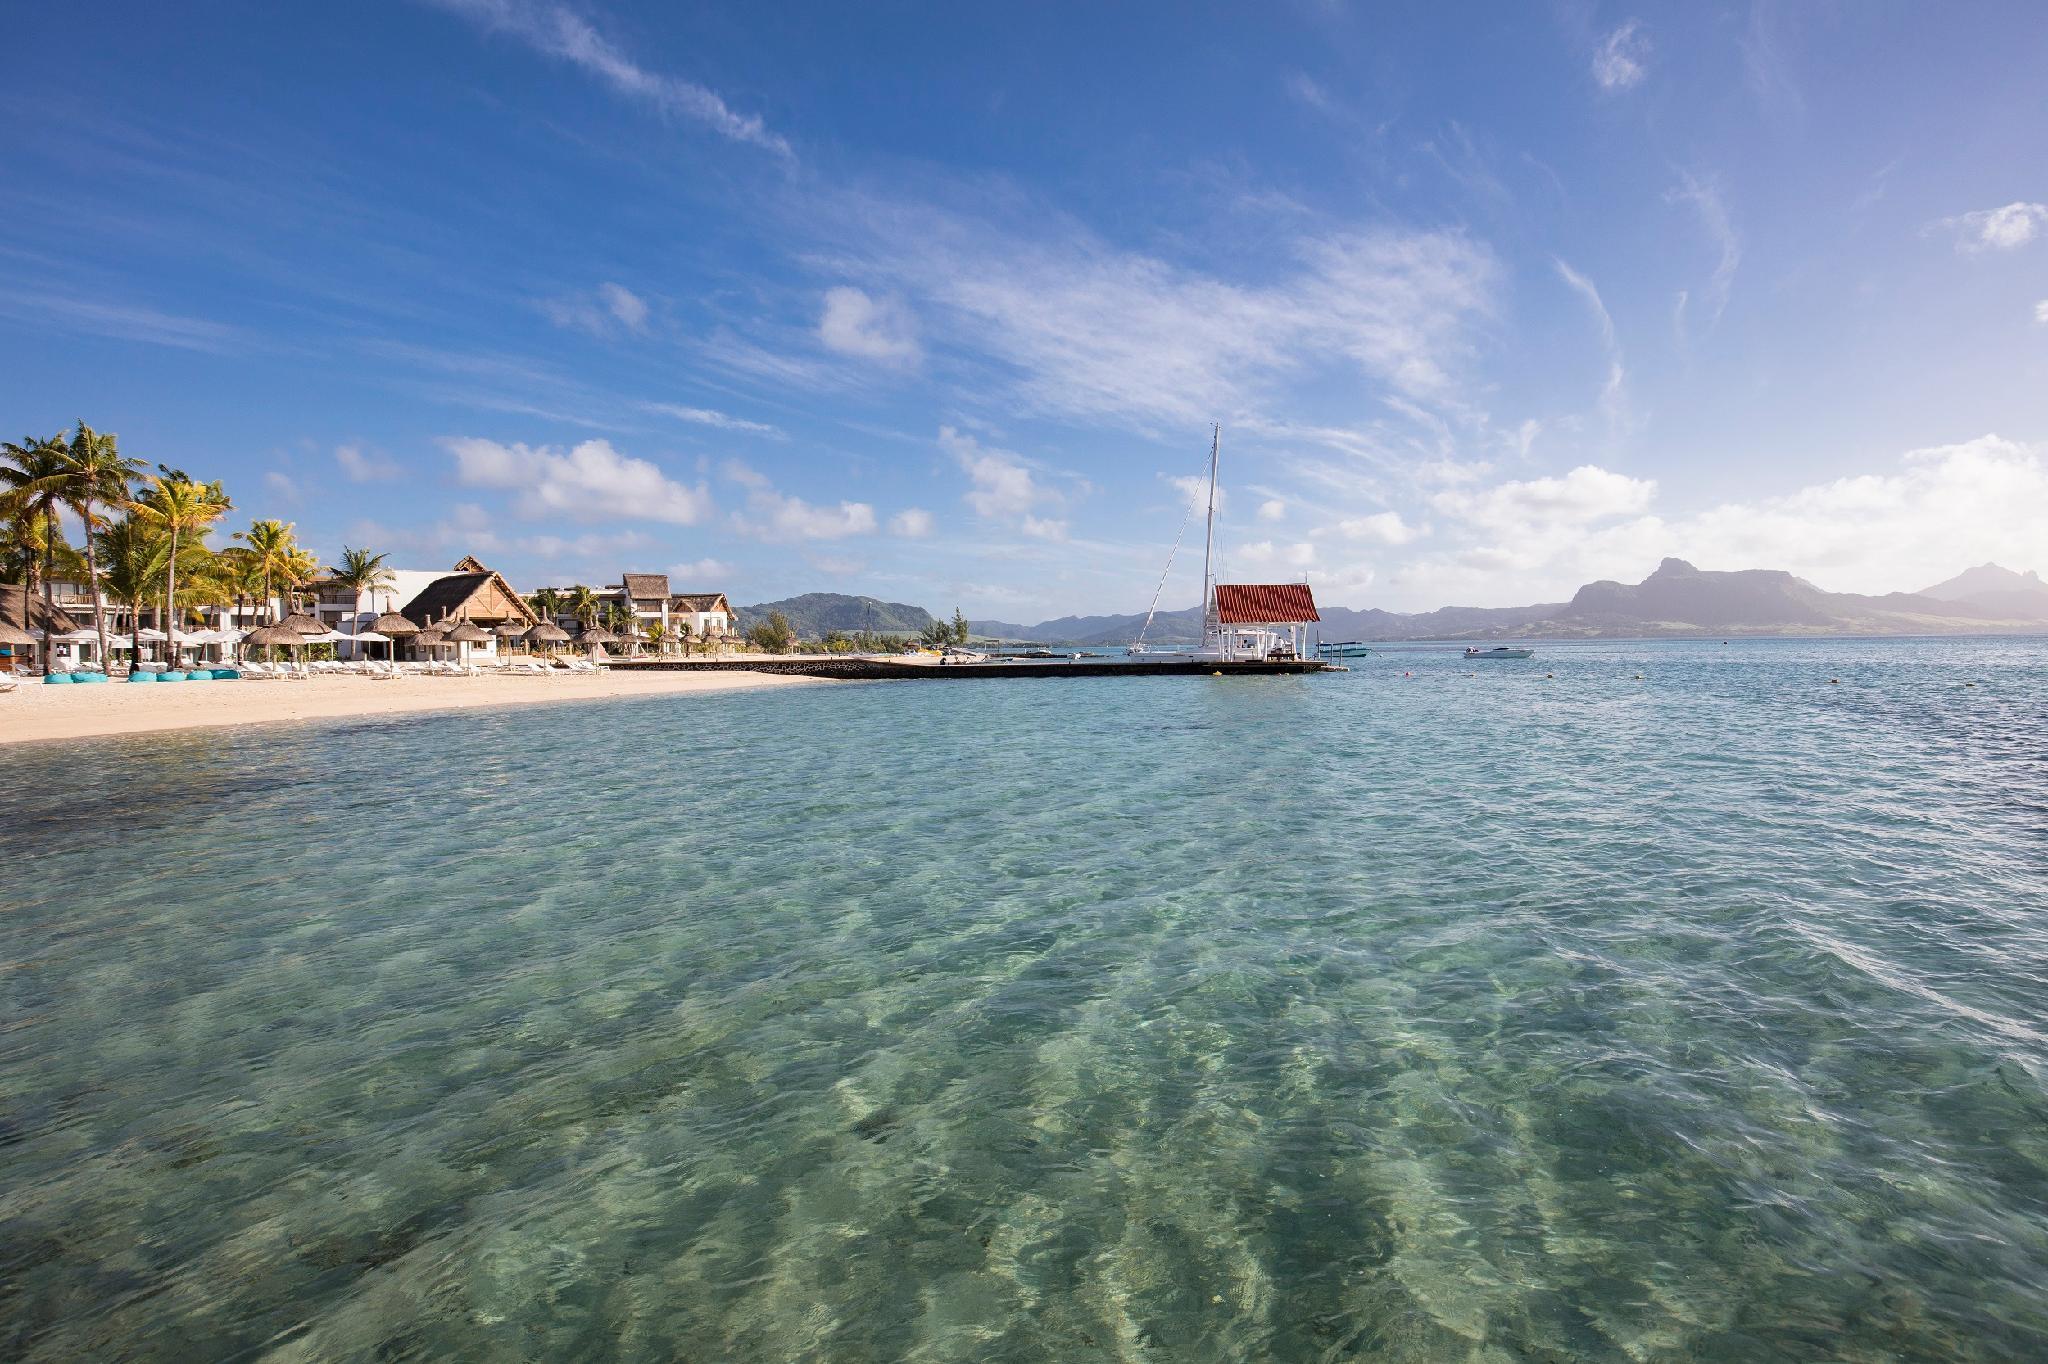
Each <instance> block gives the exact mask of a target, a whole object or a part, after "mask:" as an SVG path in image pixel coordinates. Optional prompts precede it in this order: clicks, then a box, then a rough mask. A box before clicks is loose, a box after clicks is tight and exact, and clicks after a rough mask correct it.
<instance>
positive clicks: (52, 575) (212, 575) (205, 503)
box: [0, 422, 391, 668]
mask: <svg viewBox="0 0 2048 1364" xmlns="http://www.w3.org/2000/svg"><path fill="white" fill-rule="evenodd" d="M233 510H234V503H233V501H232V499H230V498H229V496H228V493H227V490H226V489H225V488H224V487H223V486H222V485H221V484H220V482H219V481H217V480H203V479H198V478H194V477H193V476H192V475H190V474H187V473H186V472H184V471H183V470H181V469H173V468H171V467H169V466H167V465H161V464H160V465H158V466H157V468H156V471H155V472H154V473H150V472H145V470H144V467H143V465H142V462H141V461H139V460H135V459H131V458H128V457H127V456H125V455H123V454H122V453H121V451H120V445H119V441H118V439H117V438H116V437H115V436H114V434H113V433H112V432H110V431H97V430H94V429H93V428H92V427H90V426H88V425H86V424H85V423H84V422H80V423H78V425H77V428H76V429H75V430H74V431H71V432H68V433H60V434H58V435H55V436H49V437H34V436H30V437H26V438H24V439H22V440H20V441H8V442H5V443H4V444H0V580H4V581H8V582H15V581H19V582H22V583H23V584H25V586H26V588H27V590H28V592H29V594H30V595H32V596H33V595H40V596H41V597H42V599H43V603H44V605H45V607H47V608H54V607H55V605H56V599H55V585H56V584H57V583H58V582H60V581H61V582H74V581H75V582H78V583H81V584H84V585H85V586H86V587H87V588H88V591H89V592H90V599H91V601H92V616H93V627H94V630H95V632H96V633H97V634H98V635H99V644H100V658H101V659H103V660H104V659H106V658H108V657H110V656H111V651H110V649H109V647H108V646H109V645H110V643H111V639H110V638H109V631H108V626H107V611H106V605H107V603H112V604H113V605H115V606H118V607H124V608H126V609H127V612H128V625H129V632H130V642H131V643H132V644H133V645H134V646H135V647H136V648H137V650H138V652H139V650H140V646H141V639H140V634H141V631H142V629H143V627H144V616H145V614H146V613H147V614H151V615H153V616H154V623H155V624H156V626H157V627H158V628H159V629H162V630H165V631H170V630H173V629H177V628H181V627H183V626H184V625H185V624H187V623H188V622H189V621H190V620H191V618H192V617H193V616H194V615H196V614H198V613H202V612H204V611H206V610H209V609H213V608H221V607H226V606H229V605H232V606H236V607H239V606H241V605H243V603H245V602H247V601H248V600H250V599H251V598H254V599H255V600H257V601H259V602H262V603H263V604H264V609H265V610H266V611H267V612H268V613H269V614H270V616H271V618H272V619H273V620H274V619H276V618H277V617H278V616H279V615H280V614H286V613H289V612H290V611H291V610H293V609H295V606H296V599H297V594H298V592H299V591H300V590H301V589H303V588H304V587H305V586H306V585H307V584H308V583H309V582H311V581H312V580H313V579H314V578H315V577H317V576H318V575H319V573H320V571H321V570H320V564H319V561H318V560H317V559H315V558H314V556H313V555H312V554H310V553H308V552H307V551H306V550H304V549H302V548H301V547H300V546H299V544H298V541H297V539H296V537H295V535H294V533H293V528H292V526H291V524H290V523H289V522H284V521H276V520H268V519H266V520H259V521H256V522H253V523H252V524H251V525H249V526H248V527H247V528H246V529H244V530H239V531H236V532H234V534H233V535H232V536H231V537H230V538H231V539H232V540H233V541H235V542H236V543H234V544H230V545H227V546H224V547H222V548H220V549H218V550H216V549H214V548H213V547H211V546H210V545H209V544H208V543H207V541H208V539H209V538H210V537H211V535H212V534H213V532H214V531H215V530H216V529H217V528H218V527H219V525H220V522H221V521H222V520H223V519H224V518H225V517H226V516H227V515H228V513H230V512H232V511H233ZM61 513H69V514H70V515H71V516H73V517H75V518H76V521H77V524H78V527H79V529H80V531H81V532H82V545H81V546H79V547H73V546H72V545H71V544H70V543H68V542H67V541H66V539H65V535H64V525H65V523H64V521H63V520H62V519H61V517H60V514H61ZM385 559H386V556H385V555H382V554H375V553H372V552H370V551H369V550H360V549H350V548H348V547H346V546H344V547H343V550H342V555H341V559H340V561H339V563H338V564H336V565H335V567H334V568H333V569H332V570H330V572H331V575H332V577H333V579H334V580H335V581H336V582H337V583H339V584H340V585H341V586H343V587H353V588H354V589H355V590H356V591H357V592H359V593H360V592H363V591H374V590H375V589H376V588H378V587H381V586H384V585H386V584H388V583H389V582H390V581H391V570H390V569H389V568H388V567H386V565H385ZM53 658H54V646H53V645H52V644H50V643H49V642H48V641H45V643H44V645H43V649H42V659H41V661H42V663H43V665H44V667H45V668H47V667H49V666H50V664H51V662H52V661H53Z"/></svg>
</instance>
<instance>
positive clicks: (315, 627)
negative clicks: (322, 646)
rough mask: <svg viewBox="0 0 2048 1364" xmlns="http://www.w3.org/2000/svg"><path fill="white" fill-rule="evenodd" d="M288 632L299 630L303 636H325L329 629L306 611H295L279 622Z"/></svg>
mask: <svg viewBox="0 0 2048 1364" xmlns="http://www.w3.org/2000/svg"><path fill="white" fill-rule="evenodd" d="M278 624H279V625H282V626H283V627H284V628H285V629H287V630H297V631H298V632H299V633H300V634H302V635H324V634H326V633H327V627H326V626H325V625H324V624H322V623H321V622H319V621H317V620H315V619H313V618H312V617H311V616H309V615H307V614H306V613H305V612H304V611H294V612H292V613H291V614H290V615H289V616H286V617H285V618H284V619H283V620H281V621H279V622H278Z"/></svg>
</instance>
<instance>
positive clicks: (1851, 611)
mask: <svg viewBox="0 0 2048 1364" xmlns="http://www.w3.org/2000/svg"><path fill="white" fill-rule="evenodd" d="M1958 585H1961V592H1962V593H1965V594H1969V595H1945V594H1946V593H1948V592H1950V591H1951V590H1953V589H1956V588H1957V586H1958ZM1319 609H1320V611H1321V614H1322V617H1323V621H1322V626H1321V635H1322V638H1324V639H1326V640H1340V639H1359V640H1389V639H1510V638H1530V639H1599V638H1608V639H1614V638H1639V637H1643V636H1654V635H1787V634H1790V635H1923V634H1934V635H1938V634H1996V633H2036V632H2044V631H2048V584H2043V583H2042V582H2041V580H2040V579H2039V578H2037V577H2035V576H2034V575H2033V574H2031V573H2028V574H2019V573H2012V572H2010V571H2008V570H2006V569H2002V568H1996V567H1995V566H1993V565H1986V566H1985V567H1983V568H1973V569H1971V570H1970V571H1969V572H1968V573H1965V574H1962V575H1961V576H1960V577H1957V578H1953V579H1950V580H1949V582H1946V583H1942V584H1940V585H1939V587H1937V588H1934V589H1930V590H1929V591H1927V592H1892V593H1887V594H1886V595H1884V596H1881V597H1871V596H1862V595H1859V594H1856V593H1853V592H1827V591H1823V590H1822V589H1820V588H1818V587H1815V586H1814V585H1813V584H1812V583H1810V582H1807V581H1806V580H1805V579H1803V578H1798V577H1794V576H1793V575H1792V574H1790V573H1786V572H1782V571H1780V570H1776V569H1744V570H1740V571H1736V572H1712V571H1706V570H1702V569H1698V568H1695V567H1693V566H1692V565H1691V564H1689V563H1687V562H1686V561H1685V560H1683V559H1666V560H1665V561H1664V562H1663V563H1661V564H1659V565H1658V566H1657V571H1656V572H1654V573H1652V574H1651V575H1650V576H1649V577H1647V578H1645V579H1643V581H1641V582H1640V583H1618V582H1596V583H1587V584H1586V585H1585V586H1584V587H1582V588H1580V589H1579V590H1578V592H1577V593H1576V594H1574V595H1573V597H1572V599H1571V600H1570V601H1568V602H1551V603H1545V604H1539V605H1536V606H1498V607H1482V606H1446V607H1441V608H1439V609H1437V610H1435V611H1424V612H1419V613H1415V614H1403V613H1401V612H1396V611H1381V610H1378V609H1376V608H1369V609H1366V610H1363V611H1358V610H1352V609H1350V608H1348V607H1342V606H1321V607H1320V608H1319ZM1144 619H1145V618H1144V616H1143V615H1132V616H1062V617H1061V618H1060V619H1058V620H1049V621H1045V622H1044V623H1042V624H1039V625H1015V624H1010V623H1006V622H1002V621H975V622H974V623H973V625H974V631H975V633H976V634H982V635H994V636H998V637H1000V638H1003V639H1007V640H1029V641H1032V642H1034V643H1042V644H1079V645H1102V644H1127V643H1129V642H1130V641H1131V640H1133V639H1135V638H1137V633H1138V627H1139V626H1140V625H1141V624H1143V622H1144ZM1201 625H1202V613H1201V609H1200V608H1199V607H1192V606H1191V607H1189V608H1188V609H1186V610H1185V611H1172V612H1167V611H1162V612H1160V613H1159V614H1158V615H1157V616H1155V617H1154V618H1153V621H1152V629H1151V631H1150V632H1149V633H1148V634H1147V635H1146V637H1145V638H1146V640H1147V641H1148V642H1152V643H1159V644H1190V643H1194V642H1197V641H1198V640H1199V638H1200V635H1201Z"/></svg>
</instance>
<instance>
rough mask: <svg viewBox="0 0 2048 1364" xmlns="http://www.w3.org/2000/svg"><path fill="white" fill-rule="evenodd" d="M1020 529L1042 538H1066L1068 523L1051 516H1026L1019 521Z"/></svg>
mask: <svg viewBox="0 0 2048 1364" xmlns="http://www.w3.org/2000/svg"><path fill="white" fill-rule="evenodd" d="M1017 526H1018V529H1019V530H1022V531H1023V532H1024V533H1025V534H1026V535H1030V536H1035V537H1037V538H1038V539H1040V540H1064V539H1066V538H1067V523H1066V522H1065V521H1064V520H1061V519H1058V518H1056V517H1050V516H1026V517H1025V518H1024V519H1023V520H1022V521H1020V522H1018V523H1017Z"/></svg>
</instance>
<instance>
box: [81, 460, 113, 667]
mask: <svg viewBox="0 0 2048 1364" xmlns="http://www.w3.org/2000/svg"><path fill="white" fill-rule="evenodd" d="M80 519H81V520H83V521H84V522H85V590H86V591H88V592H90V593H92V628H93V631H94V633H96V634H97V635H99V637H100V671H101V672H103V673H104V672H111V671H112V669H113V666H114V646H113V641H112V640H111V639H109V638H108V637H107V603H106V601H105V600H104V599H103V598H102V597H101V596H100V557H99V550H98V548H97V547H96V546H94V544H93V542H92V499H91V498H87V499H86V502H85V506H84V508H83V509H82V514H81V516H80Z"/></svg>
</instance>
